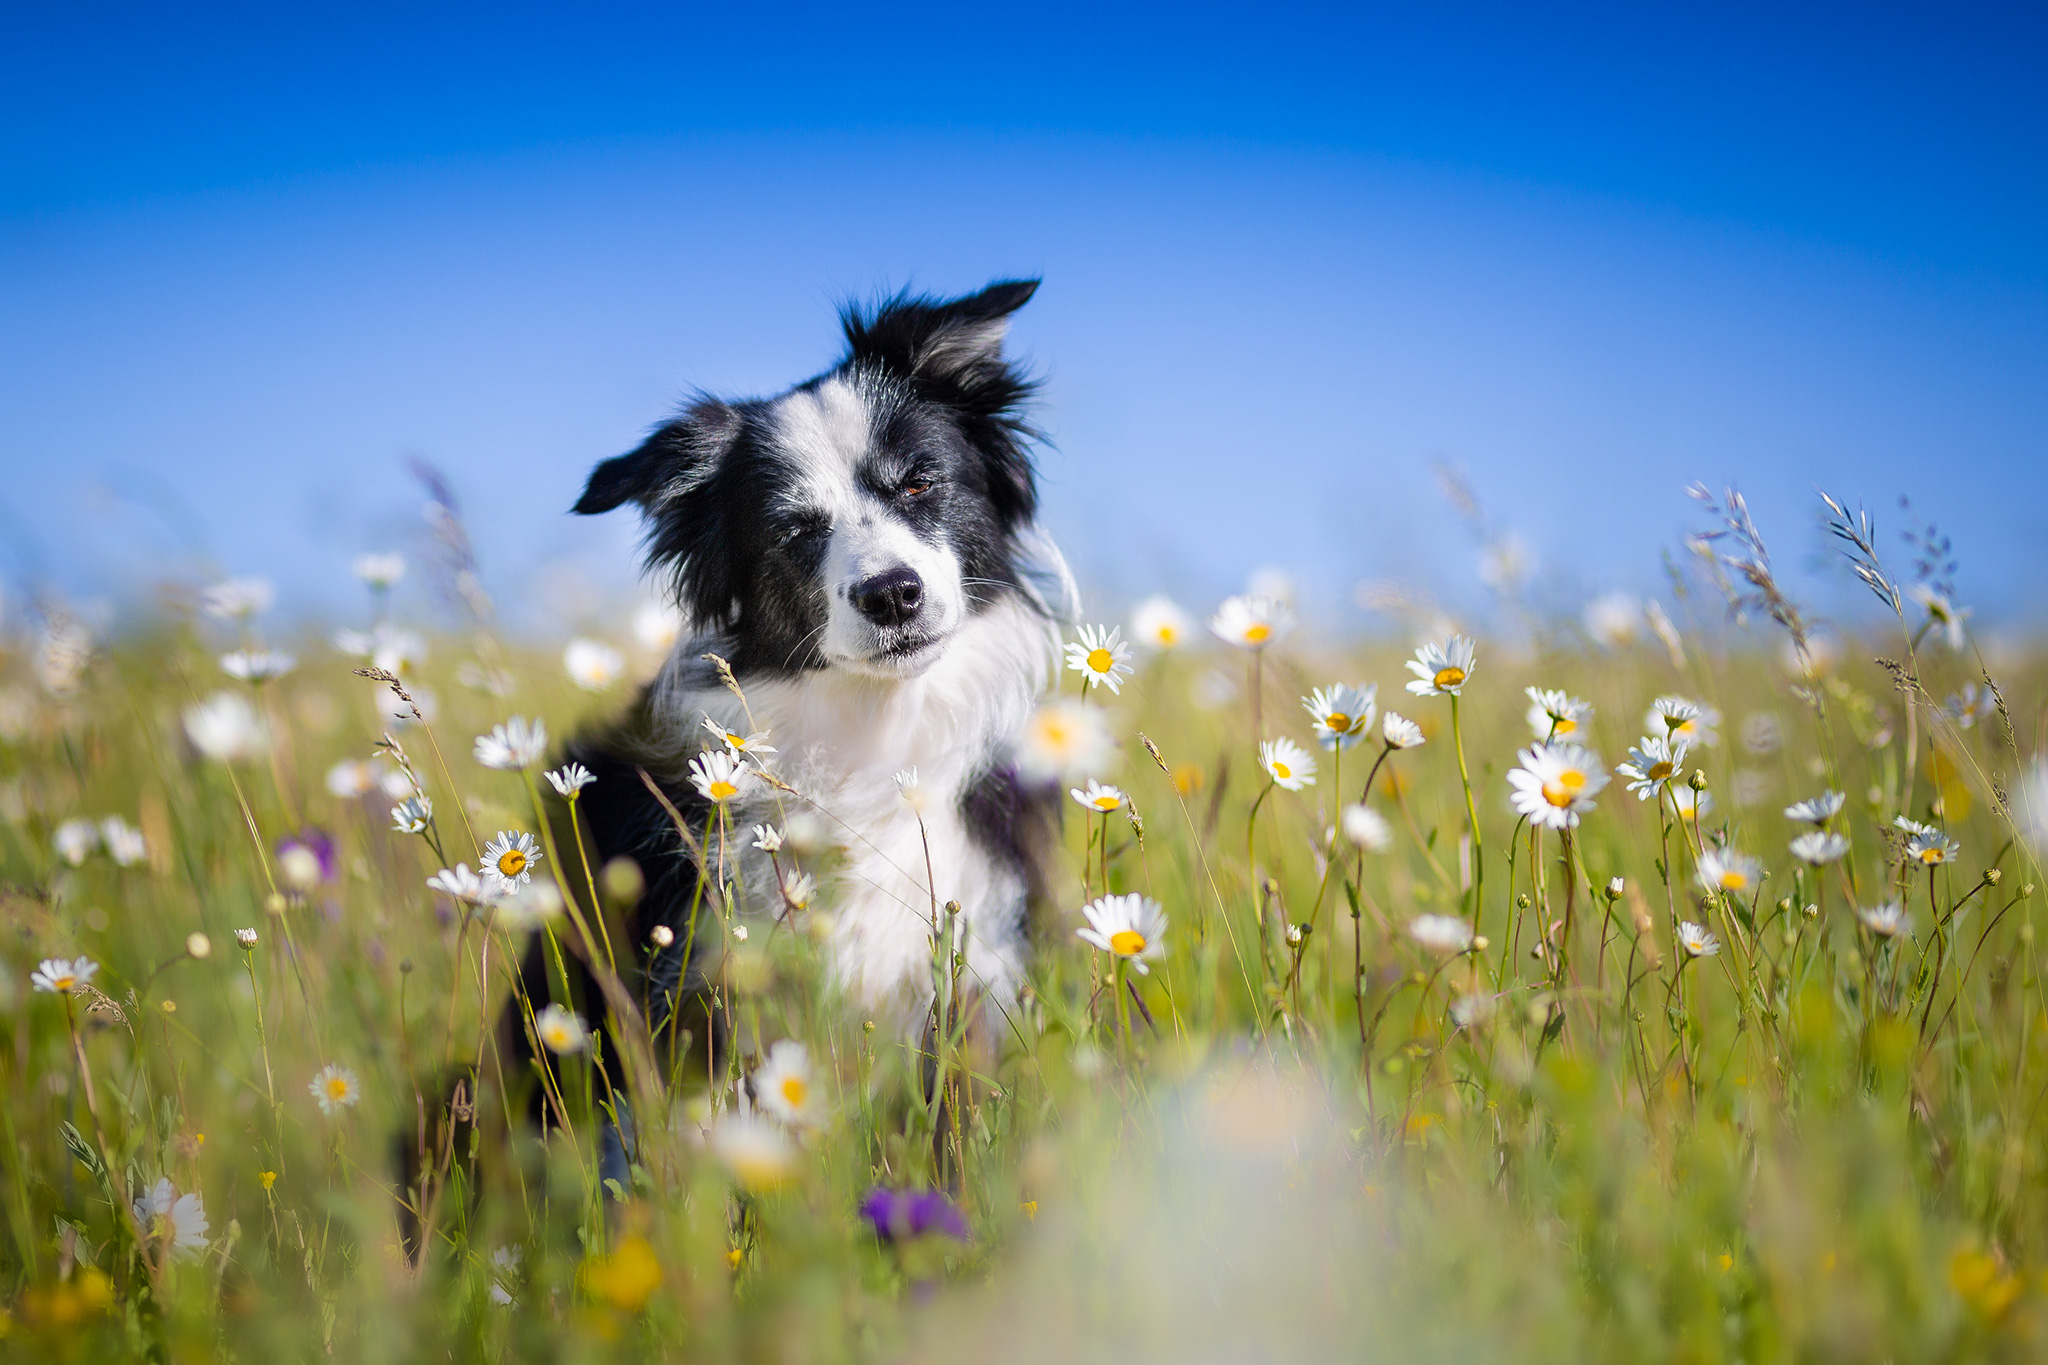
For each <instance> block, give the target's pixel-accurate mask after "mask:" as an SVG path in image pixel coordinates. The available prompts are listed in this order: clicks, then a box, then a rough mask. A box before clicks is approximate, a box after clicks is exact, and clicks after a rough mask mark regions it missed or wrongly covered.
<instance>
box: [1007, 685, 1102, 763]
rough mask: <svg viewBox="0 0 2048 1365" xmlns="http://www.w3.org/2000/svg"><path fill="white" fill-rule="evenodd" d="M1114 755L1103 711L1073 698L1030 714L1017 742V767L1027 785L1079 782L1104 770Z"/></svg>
mask: <svg viewBox="0 0 2048 1365" xmlns="http://www.w3.org/2000/svg"><path fill="white" fill-rule="evenodd" d="M1115 753H1116V745H1115V741H1114V740H1112V739H1111V738H1110V733H1109V722H1108V721H1107V720H1105V719H1103V715H1102V708H1101V707H1099V706H1087V705H1084V704H1083V703H1081V702H1080V701H1077V700H1075V699H1073V698H1062V699H1056V700H1053V701H1049V702H1047V703H1045V704H1044V705H1043V706H1040V707H1039V708H1038V709H1037V710H1036V711H1034V712H1032V714H1031V719H1030V720H1029V721H1027V722H1026V723H1025V725H1024V733H1023V734H1022V735H1021V736H1019V737H1018V741H1017V767H1018V771H1019V773H1020V774H1021V775H1022V776H1023V778H1024V779H1025V780H1026V781H1027V782H1031V783H1049V782H1053V781H1060V780H1065V781H1069V782H1079V781H1081V780H1082V779H1083V778H1085V777H1087V776H1088V774H1089V773H1091V772H1101V771H1102V770H1103V769H1105V768H1107V767H1108V766H1109V764H1110V761H1111V759H1112V758H1114V756H1115Z"/></svg>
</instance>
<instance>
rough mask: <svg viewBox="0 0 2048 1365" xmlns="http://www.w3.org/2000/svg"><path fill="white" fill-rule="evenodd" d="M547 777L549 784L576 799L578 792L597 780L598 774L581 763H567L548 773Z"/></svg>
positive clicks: (564, 794)
mask: <svg viewBox="0 0 2048 1365" xmlns="http://www.w3.org/2000/svg"><path fill="white" fill-rule="evenodd" d="M547 779H548V785H549V786H551V787H553V788H554V789H555V790H556V791H558V792H560V793H561V794H562V795H563V796H566V797H569V798H571V799H574V797H575V795H576V793H577V792H580V791H582V790H583V789H584V788H585V787H587V786H589V785H590V784H591V783H593V782H595V781H597V777H596V775H595V774H594V773H592V772H591V771H590V769H588V768H586V767H584V766H583V765H582V764H581V763H565V764H563V765H562V766H561V767H559V768H556V769H554V770H553V771H552V772H550V773H548V774H547Z"/></svg>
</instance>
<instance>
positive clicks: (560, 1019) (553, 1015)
mask: <svg viewBox="0 0 2048 1365" xmlns="http://www.w3.org/2000/svg"><path fill="white" fill-rule="evenodd" d="M533 1033H534V1036H535V1037H537V1038H539V1039H540V1041H541V1043H542V1045H543V1046H545V1047H546V1048H547V1050H548V1051H550V1052H553V1053H558V1054H561V1055H563V1056H566V1055H568V1054H569V1053H571V1052H581V1051H583V1049H584V1046H585V1045H586V1044H588V1043H589V1042H590V1026H589V1025H587V1024H585V1023H584V1022H583V1019H582V1016H580V1015H578V1014H577V1013H576V1011H574V1010H565V1009H563V1008H562V1007H561V1006H560V1005H549V1006H548V1007H547V1008H546V1009H544V1010H542V1011H541V1012H540V1013H539V1014H536V1015H534V1016H533Z"/></svg>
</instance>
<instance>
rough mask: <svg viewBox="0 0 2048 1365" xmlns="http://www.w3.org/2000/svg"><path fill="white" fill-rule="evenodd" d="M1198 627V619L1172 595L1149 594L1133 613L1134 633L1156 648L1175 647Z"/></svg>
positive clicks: (1137, 638)
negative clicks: (1155, 595)
mask: <svg viewBox="0 0 2048 1365" xmlns="http://www.w3.org/2000/svg"><path fill="white" fill-rule="evenodd" d="M1194 628H1195V623H1194V621H1193V620H1192V619H1190V618H1189V616H1188V614H1187V613H1186V612H1184V611H1182V610H1181V609H1180V608H1179V607H1178V606H1176V605H1174V602H1173V599H1172V598H1169V597H1148V598H1146V599H1145V600H1144V601H1142V602H1140V603H1139V604H1138V606H1137V609H1136V610H1135V611H1133V612H1132V613H1131V635H1132V637H1133V638H1134V639H1136V640H1137V642H1138V643H1139V644H1141V645H1146V646H1148V647H1150V648H1152V649H1174V648H1176V647H1178V646H1179V645H1181V644H1183V643H1185V642H1186V640H1187V638H1188V635H1189V633H1190V632H1192V631H1193V630H1194Z"/></svg>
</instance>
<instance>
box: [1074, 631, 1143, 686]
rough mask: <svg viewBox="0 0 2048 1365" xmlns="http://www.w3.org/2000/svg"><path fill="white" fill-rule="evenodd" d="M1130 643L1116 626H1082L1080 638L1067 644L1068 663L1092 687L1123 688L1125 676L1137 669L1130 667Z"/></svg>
mask: <svg viewBox="0 0 2048 1365" xmlns="http://www.w3.org/2000/svg"><path fill="white" fill-rule="evenodd" d="M1130 660H1131V647H1130V646H1129V645H1127V644H1125V643H1124V638H1123V632H1122V631H1120V630H1118V629H1117V628H1116V627H1115V626H1110V627H1109V628H1107V629H1104V628H1103V627H1101V626H1082V627H1081V638H1080V640H1079V641H1078V642H1077V643H1074V644H1070V645H1068V646H1067V667H1068V669H1070V670H1071V671H1073V672H1075V673H1079V674H1080V675H1081V677H1082V678H1083V680H1085V682H1086V684H1087V685H1088V686H1089V687H1107V688H1108V689H1109V690H1110V691H1112V692H1117V691H1120V690H1121V689H1122V688H1123V685H1124V682H1123V680H1124V679H1125V678H1127V677H1129V676H1130V675H1131V674H1132V673H1134V672H1136V671H1137V670H1135V669H1133V668H1132V667H1131V662H1130Z"/></svg>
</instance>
